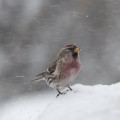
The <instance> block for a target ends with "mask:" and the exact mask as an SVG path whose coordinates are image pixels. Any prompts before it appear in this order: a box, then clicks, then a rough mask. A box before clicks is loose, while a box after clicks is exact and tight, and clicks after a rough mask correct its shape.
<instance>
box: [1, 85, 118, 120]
mask: <svg viewBox="0 0 120 120" xmlns="http://www.w3.org/2000/svg"><path fill="white" fill-rule="evenodd" d="M72 88H73V90H74V91H73V92H71V91H68V92H67V94H66V95H62V96H59V97H58V98H56V97H55V94H54V95H53V94H51V95H44V96H37V97H35V96H34V97H33V96H31V97H27V98H26V99H24V100H19V102H18V101H16V100H15V101H14V102H12V103H9V105H8V106H7V107H6V108H4V109H1V111H2V112H1V111H0V113H2V116H1V115H0V120H120V83H117V84H114V85H95V86H84V85H79V84H77V85H74V86H72ZM1 117H2V118H1Z"/></svg>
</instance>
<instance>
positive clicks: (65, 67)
mask: <svg viewBox="0 0 120 120" xmlns="http://www.w3.org/2000/svg"><path fill="white" fill-rule="evenodd" d="M79 50H80V49H79V48H78V47H77V46H76V45H66V46H65V47H63V48H62V49H61V50H60V51H59V53H58V54H57V57H56V58H55V60H54V61H53V63H52V64H51V65H50V66H49V67H48V68H47V71H46V72H43V73H41V74H38V75H37V77H38V78H37V79H35V80H46V82H47V84H48V85H49V86H50V87H52V88H55V89H57V91H58V93H59V94H62V93H61V92H60V90H59V88H61V87H63V88H64V87H68V88H69V89H70V90H72V89H71V88H70V86H69V85H70V83H71V82H72V81H73V80H74V79H75V78H76V76H77V75H78V73H79V71H80V66H81V64H80V58H79ZM33 81H34V80H33Z"/></svg>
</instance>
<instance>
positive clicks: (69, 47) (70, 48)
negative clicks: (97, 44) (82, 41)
mask: <svg viewBox="0 0 120 120" xmlns="http://www.w3.org/2000/svg"><path fill="white" fill-rule="evenodd" d="M65 50H66V51H69V52H70V53H71V54H72V57H73V58H77V57H78V53H79V51H80V48H79V47H77V46H76V45H75V44H73V45H71V44H69V45H66V46H65Z"/></svg>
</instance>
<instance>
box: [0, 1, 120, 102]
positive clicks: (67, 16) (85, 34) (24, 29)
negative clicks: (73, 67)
mask: <svg viewBox="0 0 120 120" xmlns="http://www.w3.org/2000/svg"><path fill="white" fill-rule="evenodd" d="M70 43H75V44H77V45H78V46H79V47H80V48H81V49H82V51H81V52H80V57H81V61H82V70H81V73H80V75H79V76H78V78H77V79H76V80H75V82H74V83H73V84H75V83H80V84H85V85H86V84H87V85H95V84H113V83H117V82H119V81H120V0H0V102H3V101H6V100H9V99H10V98H13V97H15V96H19V95H21V94H28V93H33V92H39V94H40V93H41V92H48V91H51V90H52V89H51V88H50V87H48V86H47V85H46V83H45V82H43V81H42V82H40V83H31V82H30V81H31V80H32V79H34V78H35V75H36V74H39V73H41V72H43V71H45V70H46V68H47V67H48V66H49V65H50V64H51V62H52V60H53V59H54V58H55V56H56V54H57V52H58V51H59V50H60V49H61V48H62V47H63V46H64V45H65V44H70Z"/></svg>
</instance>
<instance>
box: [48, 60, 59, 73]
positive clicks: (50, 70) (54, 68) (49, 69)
mask: <svg viewBox="0 0 120 120" xmlns="http://www.w3.org/2000/svg"><path fill="white" fill-rule="evenodd" d="M57 62H58V59H57V58H56V59H55V60H54V61H53V63H52V64H51V65H50V66H49V67H48V68H47V72H48V73H49V74H52V73H53V72H54V71H55V70H56V67H57Z"/></svg>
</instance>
